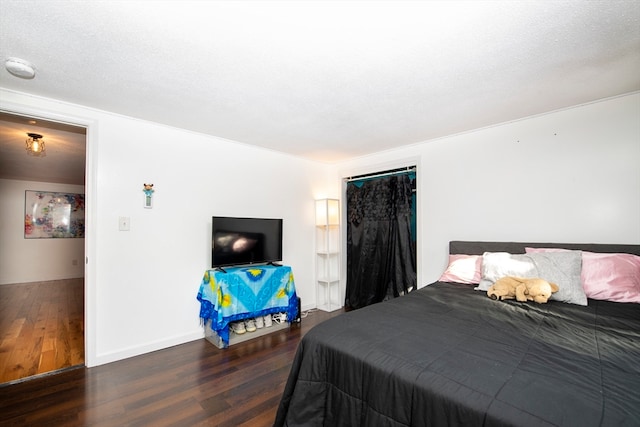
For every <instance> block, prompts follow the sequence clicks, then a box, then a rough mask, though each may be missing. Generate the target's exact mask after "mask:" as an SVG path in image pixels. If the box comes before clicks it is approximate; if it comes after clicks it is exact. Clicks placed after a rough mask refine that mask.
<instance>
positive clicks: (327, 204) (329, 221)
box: [316, 199, 340, 226]
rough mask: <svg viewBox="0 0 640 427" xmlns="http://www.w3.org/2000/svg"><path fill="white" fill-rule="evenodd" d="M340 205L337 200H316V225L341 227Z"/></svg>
mask: <svg viewBox="0 0 640 427" xmlns="http://www.w3.org/2000/svg"><path fill="white" fill-rule="evenodd" d="M339 224H340V204H339V201H338V200H337V199H320V200H316V225H317V226H323V225H339Z"/></svg>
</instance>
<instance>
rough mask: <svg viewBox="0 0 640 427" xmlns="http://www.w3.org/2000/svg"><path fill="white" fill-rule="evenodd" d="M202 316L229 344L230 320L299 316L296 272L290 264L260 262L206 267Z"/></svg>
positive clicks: (201, 305) (202, 290)
mask: <svg viewBox="0 0 640 427" xmlns="http://www.w3.org/2000/svg"><path fill="white" fill-rule="evenodd" d="M197 298H198V301H200V318H201V319H202V320H203V322H204V325H205V327H207V324H208V323H209V321H210V325H211V329H213V331H214V332H215V333H216V334H217V335H218V336H219V337H220V338H221V339H222V342H223V343H224V346H225V347H226V346H228V345H229V323H231V322H235V321H238V320H243V319H251V318H254V317H258V316H264V315H266V314H272V313H281V312H284V313H286V314H287V319H288V321H292V320H293V319H295V318H297V316H298V297H297V295H296V288H295V283H294V280H293V272H292V271H291V267H288V266H272V265H261V266H252V267H234V268H226V269H225V271H220V270H207V271H205V273H204V277H203V278H202V283H201V284H200V290H199V291H198V297H197Z"/></svg>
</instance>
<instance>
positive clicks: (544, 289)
mask: <svg viewBox="0 0 640 427" xmlns="http://www.w3.org/2000/svg"><path fill="white" fill-rule="evenodd" d="M559 289H560V288H559V287H558V285H556V284H555V283H550V282H547V281H546V280H544V279H539V278H531V279H524V278H521V277H513V276H505V277H502V278H500V279H498V280H497V281H496V282H495V283H494V284H493V285H492V286H491V287H490V288H489V290H487V295H488V296H489V298H491V299H497V300H506V299H515V300H516V301H520V302H526V301H534V302H537V303H540V304H542V303H545V302H547V301H548V300H549V298H550V297H551V294H553V293H554V292H558V290H559Z"/></svg>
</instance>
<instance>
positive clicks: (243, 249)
mask: <svg viewBox="0 0 640 427" xmlns="http://www.w3.org/2000/svg"><path fill="white" fill-rule="evenodd" d="M211 228H212V239H211V267H212V268H222V267H230V266H238V265H249V264H269V263H276V262H278V261H282V219H275V218H235V217H227V216H214V217H212V227H211Z"/></svg>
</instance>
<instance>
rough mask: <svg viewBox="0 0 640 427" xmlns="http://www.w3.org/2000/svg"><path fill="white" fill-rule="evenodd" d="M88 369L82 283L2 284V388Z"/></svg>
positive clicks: (0, 300)
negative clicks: (52, 373)
mask: <svg viewBox="0 0 640 427" xmlns="http://www.w3.org/2000/svg"><path fill="white" fill-rule="evenodd" d="M82 364H84V280H83V279H82V278H80V279H67V280H54V281H47V282H34V283H19V284H11V285H0V383H6V382H10V381H16V380H20V379H23V378H26V377H30V376H33V375H38V374H43V373H47V372H50V371H54V370H57V369H63V368H69V367H71V366H76V365H82Z"/></svg>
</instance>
